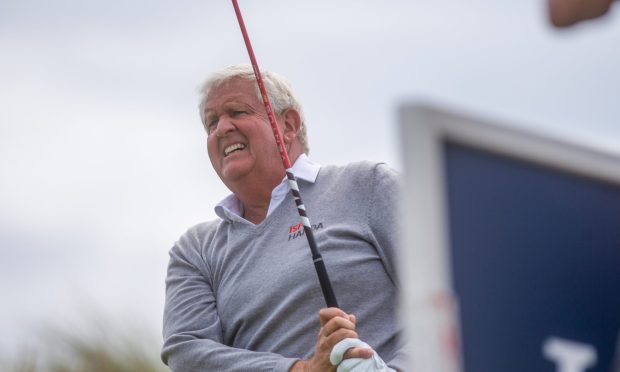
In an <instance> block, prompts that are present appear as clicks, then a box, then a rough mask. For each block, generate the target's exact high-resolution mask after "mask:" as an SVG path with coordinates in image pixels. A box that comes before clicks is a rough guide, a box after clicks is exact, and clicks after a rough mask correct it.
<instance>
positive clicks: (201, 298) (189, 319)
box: [161, 234, 297, 372]
mask: <svg viewBox="0 0 620 372" xmlns="http://www.w3.org/2000/svg"><path fill="white" fill-rule="evenodd" d="M187 235H188V234H186V236H185V237H184V238H182V239H181V240H180V241H179V242H178V243H177V244H176V245H175V246H174V247H173V248H172V249H171V250H170V261H169V263H168V273H167V277H166V301H165V306H164V327H163V337H164V345H163V348H162V353H161V357H162V360H163V362H164V363H166V364H167V365H168V366H169V367H170V369H171V370H172V371H179V372H181V371H182V372H190V371H239V372H241V371H288V370H289V368H290V367H291V366H292V365H293V363H294V362H295V361H296V360H297V359H294V358H285V357H283V356H281V355H278V354H275V353H269V352H255V351H250V350H244V349H239V348H234V347H230V346H227V345H225V344H224V343H223V340H222V329H221V324H220V320H219V317H218V312H217V303H216V297H215V293H214V290H213V286H212V283H211V282H210V275H208V274H207V272H206V271H207V270H208V266H207V265H206V263H205V261H204V260H203V259H202V257H201V255H200V253H199V249H198V247H197V246H198V242H197V240H193V239H191V237H190V238H188V237H187ZM192 240H193V241H192Z"/></svg>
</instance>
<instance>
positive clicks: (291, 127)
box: [282, 108, 301, 144]
mask: <svg viewBox="0 0 620 372" xmlns="http://www.w3.org/2000/svg"><path fill="white" fill-rule="evenodd" d="M282 127H283V129H284V130H283V131H282V137H283V139H284V143H285V144H290V143H293V141H294V140H295V139H296V138H297V134H299V129H300V128H301V116H300V115H299V112H297V110H295V109H294V108H288V109H286V110H284V112H283V113H282Z"/></svg>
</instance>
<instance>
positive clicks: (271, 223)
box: [162, 66, 405, 371]
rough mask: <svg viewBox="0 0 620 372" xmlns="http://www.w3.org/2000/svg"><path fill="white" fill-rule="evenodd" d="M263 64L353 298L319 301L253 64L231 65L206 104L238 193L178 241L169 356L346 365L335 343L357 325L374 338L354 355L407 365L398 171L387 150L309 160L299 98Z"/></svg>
mask: <svg viewBox="0 0 620 372" xmlns="http://www.w3.org/2000/svg"><path fill="white" fill-rule="evenodd" d="M263 78H264V80H265V84H266V87H267V90H268V92H269V96H270V100H271V102H272V104H273V106H274V112H275V113H276V118H277V121H278V125H279V127H280V131H281V134H282V139H283V142H284V145H285V147H286V150H287V151H288V154H289V157H290V159H291V162H292V163H294V165H293V171H294V173H295V175H296V176H297V178H298V182H299V186H300V189H301V192H302V195H303V197H304V202H305V204H306V208H307V211H308V214H309V216H310V218H311V221H312V223H313V229H314V231H315V234H316V235H315V237H316V240H317V243H318V245H319V249H320V250H321V252H322V254H323V258H324V260H325V262H326V265H327V269H328V271H329V273H330V276H331V279H332V283H333V286H334V291H335V292H336V295H337V296H338V300H339V303H340V306H341V307H342V309H344V310H346V312H345V311H343V310H341V309H338V308H327V309H321V307H323V306H324V302H323V297H322V295H321V290H320V287H319V283H318V280H317V276H316V273H315V272H314V267H313V264H312V260H311V258H310V251H309V249H308V247H307V242H306V241H305V237H304V236H303V232H302V231H303V230H301V229H300V228H299V217H298V215H297V212H296V208H295V203H294V202H293V200H292V198H291V195H290V193H289V192H288V184H287V183H286V182H285V180H284V176H285V173H284V168H283V166H282V162H281V159H280V155H279V153H278V150H277V146H276V143H275V139H274V136H273V133H272V130H271V127H270V124H269V121H268V118H267V115H266V114H265V110H264V107H263V104H262V102H261V101H260V95H259V93H258V89H257V85H256V82H255V81H254V75H253V71H252V69H251V67H249V66H233V67H230V68H227V69H224V70H222V71H219V72H217V73H215V74H213V76H212V77H211V78H210V79H209V80H207V82H206V83H205V85H204V87H203V89H202V99H201V104H200V114H201V118H202V121H203V124H204V127H205V129H206V132H207V148H208V153H209V158H210V160H211V164H212V166H213V168H214V169H215V171H216V172H217V174H218V176H219V177H220V179H221V180H222V182H224V184H225V185H226V186H227V187H228V188H229V189H230V190H231V192H232V194H231V195H229V196H228V197H227V198H225V199H224V200H222V202H220V203H219V204H218V205H217V206H216V207H215V212H216V214H217V215H218V216H219V219H218V220H216V221H211V222H206V223H202V224H199V225H196V226H194V227H192V228H190V229H189V230H188V231H187V232H186V233H185V234H184V235H183V236H182V237H181V238H180V239H179V241H178V242H177V243H176V244H175V245H174V247H173V248H172V249H171V250H170V262H169V266H168V275H167V279H166V304H165V310H164V347H163V350H162V359H163V360H164V362H165V363H167V364H168V365H169V366H170V368H171V369H172V370H174V371H289V370H290V371H335V370H336V367H335V366H334V365H332V363H333V361H332V362H330V353H331V352H332V349H333V347H334V345H336V344H338V343H340V342H341V341H342V340H343V339H353V340H356V339H358V338H359V339H362V340H364V341H365V342H366V343H367V344H368V345H369V347H370V348H368V347H364V346H365V345H361V346H360V345H359V344H357V345H354V346H357V347H352V348H348V350H347V351H346V353H345V354H344V359H345V361H347V360H348V361H352V360H358V361H359V360H372V359H373V358H374V359H378V360H379V361H382V360H381V359H380V358H383V360H385V362H386V363H387V364H388V365H389V366H390V367H392V368H395V369H400V370H402V369H403V367H404V366H405V365H404V363H405V359H404V355H403V352H402V351H401V343H400V340H399V324H398V321H397V317H396V305H395V298H396V295H397V277H396V273H395V267H394V266H395V258H394V249H395V243H394V239H395V235H396V227H395V225H396V221H395V217H394V210H393V209H394V199H395V194H396V176H395V174H394V172H393V171H391V170H390V169H389V168H388V167H386V166H385V165H383V164H372V163H369V162H361V163H355V164H350V165H347V166H339V167H336V166H320V165H318V164H316V163H314V162H312V161H311V160H310V159H309V158H308V157H307V153H308V144H307V139H306V128H305V123H304V118H303V113H302V109H301V105H300V104H299V102H298V101H297V99H296V98H295V96H294V95H293V92H292V91H291V89H290V87H289V85H288V84H287V83H286V82H285V81H284V80H283V79H282V78H281V77H279V76H278V75H276V74H273V73H269V72H267V73H264V76H263ZM345 140H346V139H343V146H346V141H345ZM319 309H321V310H320V311H319ZM340 344H342V343H340ZM336 364H338V363H337V362H336Z"/></svg>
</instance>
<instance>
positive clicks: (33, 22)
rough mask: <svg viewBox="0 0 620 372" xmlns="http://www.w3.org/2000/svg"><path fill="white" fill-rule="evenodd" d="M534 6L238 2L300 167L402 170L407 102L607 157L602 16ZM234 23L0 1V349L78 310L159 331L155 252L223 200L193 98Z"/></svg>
mask: <svg viewBox="0 0 620 372" xmlns="http://www.w3.org/2000/svg"><path fill="white" fill-rule="evenodd" d="M543 1H544V0H518V1H517V0H514V1H510V2H508V1H492V0H468V1H462V0H459V1H457V0H448V1H441V2H436V1H405V0H402V1H397V0H383V1H359V0H357V1H353V0H348V1H327V0H314V1H304V2H301V1H283V0H279V1H276V0H261V1H249V0H241V1H240V6H241V9H242V12H243V14H244V17H245V19H246V24H247V27H248V30H249V33H250V37H251V39H252V42H253V44H254V49H255V52H256V54H257V58H258V61H259V64H260V65H261V68H262V69H272V70H274V71H277V72H279V73H281V74H283V75H284V76H286V77H288V78H289V80H290V81H291V82H292V84H293V86H294V88H295V89H296V91H297V93H298V95H299V97H300V99H301V100H302V102H303V104H304V109H305V113H306V117H307V121H308V124H309V139H310V146H311V156H312V157H313V158H314V159H315V160H316V161H318V162H320V163H323V164H326V163H338V164H342V163H346V162H349V161H353V160H361V159H371V160H380V161H386V162H388V163H389V164H390V165H392V166H394V167H395V168H400V162H401V160H400V159H399V158H398V154H399V152H398V148H397V141H396V138H397V134H396V132H395V124H396V121H397V117H396V108H397V107H398V105H399V104H401V103H403V102H409V101H412V100H425V101H433V102H437V103H439V104H442V105H446V106H447V107H459V108H461V109H464V110H467V111H470V112H472V113H476V114H479V115H482V116H486V117H489V118H491V119H497V120H499V121H502V122H509V123H513V125H518V126H525V127H528V128H530V129H535V130H541V131H544V132H551V133H558V134H560V135H566V136H571V137H575V138H579V140H583V141H586V142H588V143H591V144H595V145H597V146H603V147H608V148H613V147H614V146H620V126H619V125H618V124H617V123H618V120H619V119H620V104H619V103H620V99H619V97H620V69H619V66H620V48H619V45H620V20H619V19H618V17H619V16H618V12H619V11H620V9H615V12H612V14H610V15H609V16H608V17H606V18H605V19H603V20H600V21H596V22H588V23H585V24H583V25H581V26H578V27H575V28H573V29H571V30H568V31H561V32H560V31H557V30H554V29H552V28H551V27H550V26H549V25H548V22H547V19H546V13H545V7H544V3H543ZM236 22H237V21H236V18H235V16H234V11H233V8H232V5H231V4H230V2H229V1H223V0H222V1H215V0H203V1H196V0H187V1H181V2H171V1H159V0H150V1H138V0H125V1H119V0H106V1H102V0H90V1H77V0H56V1H53V2H49V1H43V0H0V279H1V280H0V294H2V306H0V328H2V329H3V333H2V335H0V350H1V349H2V348H11V347H13V346H14V345H15V344H16V343H19V342H20V341H19V340H20V339H22V338H24V337H26V335H28V334H31V333H32V330H33V329H34V328H36V327H37V326H38V325H39V324H41V323H45V322H47V321H50V320H51V321H54V322H64V321H68V320H70V319H72V318H75V315H76V314H77V315H78V317H79V315H80V313H81V312H82V311H84V308H85V306H86V307H88V306H92V307H94V308H99V309H101V311H103V312H104V313H107V314H110V316H112V317H119V318H132V319H134V318H135V319H139V320H140V322H143V323H144V324H145V326H147V327H150V328H153V329H155V330H156V331H157V332H159V328H160V326H161V312H162V308H163V293H164V283H163V281H164V277H165V268H166V263H167V259H168V256H167V251H168V249H169V248H170V247H171V246H172V244H173V243H174V241H175V240H176V239H177V238H178V236H180V235H181V234H182V233H183V232H184V231H185V230H186V229H187V228H189V227H190V226H192V225H194V224H196V223H198V222H201V221H205V220H209V219H213V218H215V214H214V213H213V208H212V207H213V205H214V204H215V203H217V201H219V200H220V199H222V198H223V197H225V196H226V194H227V190H226V189H225V187H224V186H223V185H221V183H220V182H219V179H218V178H217V177H216V175H215V173H214V172H213V171H212V170H211V168H210V163H209V161H208V157H207V153H206V141H205V136H204V134H203V131H202V128H201V125H200V122H199V118H198V114H197V109H196V106H197V99H198V96H197V88H198V86H199V84H200V82H201V81H202V80H203V79H204V78H205V76H206V75H207V74H208V72H209V71H212V70H214V69H218V68H221V67H224V66H227V65H230V64H236V63H247V62H248V57H247V54H246V50H245V47H244V45H243V42H242V38H241V34H240V31H239V29H238V25H237V23H236ZM85 304H86V305H85Z"/></svg>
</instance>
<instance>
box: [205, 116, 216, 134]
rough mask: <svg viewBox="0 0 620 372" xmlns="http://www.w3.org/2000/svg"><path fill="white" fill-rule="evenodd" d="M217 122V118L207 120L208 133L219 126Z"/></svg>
mask: <svg viewBox="0 0 620 372" xmlns="http://www.w3.org/2000/svg"><path fill="white" fill-rule="evenodd" d="M217 122H218V119H217V118H215V119H211V120H209V121H207V133H211V132H213V131H214V130H215V128H217Z"/></svg>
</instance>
